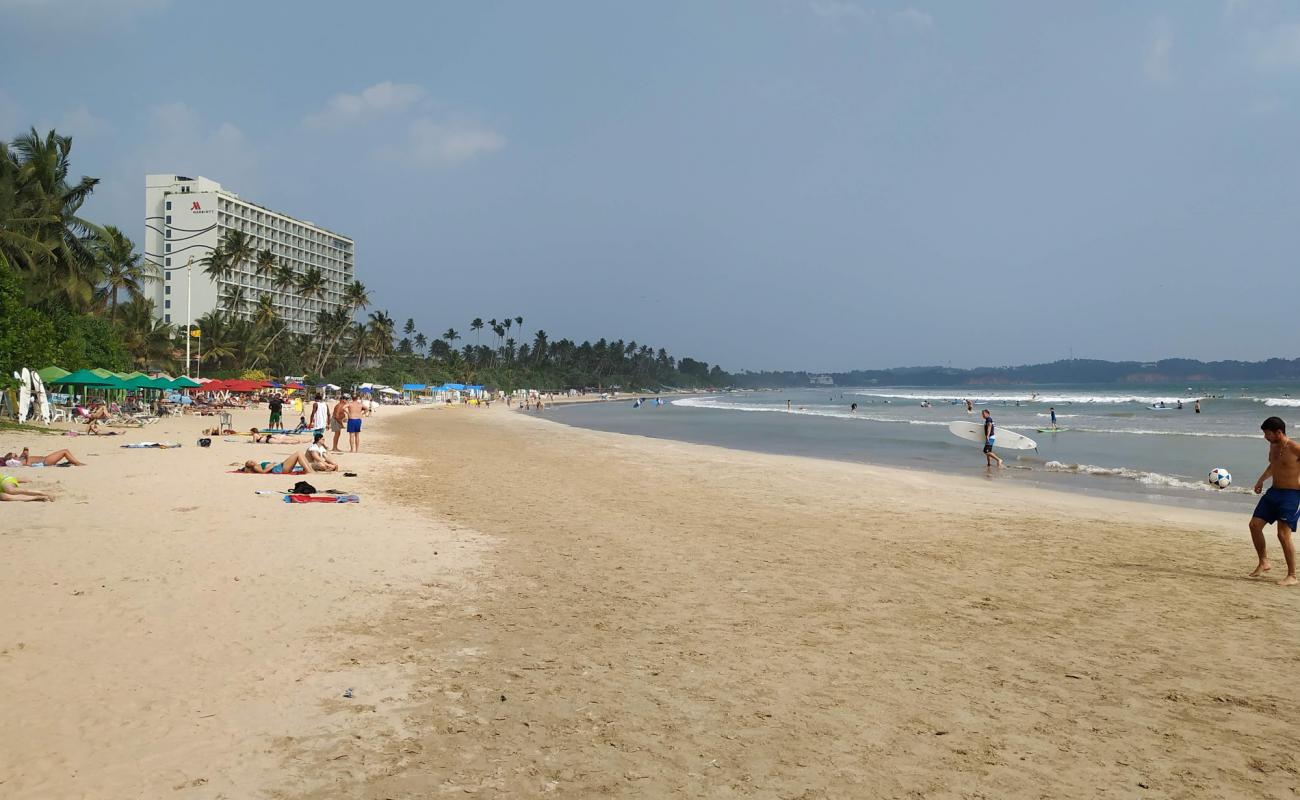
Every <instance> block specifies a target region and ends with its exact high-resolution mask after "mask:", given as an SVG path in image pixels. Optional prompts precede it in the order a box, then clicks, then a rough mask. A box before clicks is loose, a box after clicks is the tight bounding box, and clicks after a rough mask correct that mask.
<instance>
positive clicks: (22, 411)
mask: <svg viewBox="0 0 1300 800" xmlns="http://www.w3.org/2000/svg"><path fill="white" fill-rule="evenodd" d="M31 410H32V371H31V370H29V369H27V367H23V372H22V375H20V376H19V377H18V422H19V423H20V424H21V423H24V422H26V421H27V412H29V411H31Z"/></svg>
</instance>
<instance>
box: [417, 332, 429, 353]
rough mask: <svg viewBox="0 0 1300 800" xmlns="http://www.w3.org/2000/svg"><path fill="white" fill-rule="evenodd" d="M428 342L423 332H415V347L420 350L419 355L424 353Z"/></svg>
mask: <svg viewBox="0 0 1300 800" xmlns="http://www.w3.org/2000/svg"><path fill="white" fill-rule="evenodd" d="M428 344H429V340H428V339H426V338H425V336H424V334H423V333H417V334H415V349H416V350H419V351H420V355H424V348H425V347H426V346H427V345H428Z"/></svg>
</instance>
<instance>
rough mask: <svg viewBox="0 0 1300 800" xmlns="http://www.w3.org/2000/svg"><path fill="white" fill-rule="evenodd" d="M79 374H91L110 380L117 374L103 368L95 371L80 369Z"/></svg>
mask: <svg viewBox="0 0 1300 800" xmlns="http://www.w3.org/2000/svg"><path fill="white" fill-rule="evenodd" d="M77 372H89V373H90V374H92V375H98V376H99V377H101V378H109V377H112V376H114V375H115V374H116V373H114V372H113V371H112V370H107V369H104V368H103V367H97V368H95V369H79V370H77Z"/></svg>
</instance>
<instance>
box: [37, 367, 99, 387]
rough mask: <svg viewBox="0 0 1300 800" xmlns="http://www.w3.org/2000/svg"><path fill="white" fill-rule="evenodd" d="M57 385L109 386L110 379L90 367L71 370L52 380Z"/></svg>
mask: <svg viewBox="0 0 1300 800" xmlns="http://www.w3.org/2000/svg"><path fill="white" fill-rule="evenodd" d="M50 383H51V384H53V385H55V386H108V385H109V384H108V381H107V379H105V378H104V377H103V376H102V375H99V374H97V373H95V372H94V371H92V370H88V369H79V370H77V371H76V372H70V373H68V374H67V375H64V376H63V377H62V378H55V379H54V380H52V381H50Z"/></svg>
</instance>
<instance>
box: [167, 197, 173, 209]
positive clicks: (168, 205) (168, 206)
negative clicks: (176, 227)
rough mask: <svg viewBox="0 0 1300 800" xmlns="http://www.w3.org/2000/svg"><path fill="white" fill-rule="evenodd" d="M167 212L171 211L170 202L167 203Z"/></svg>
mask: <svg viewBox="0 0 1300 800" xmlns="http://www.w3.org/2000/svg"><path fill="white" fill-rule="evenodd" d="M167 210H168V211H171V210H172V201H170V200H168V201H167Z"/></svg>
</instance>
